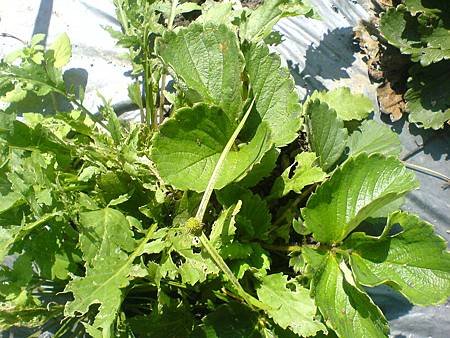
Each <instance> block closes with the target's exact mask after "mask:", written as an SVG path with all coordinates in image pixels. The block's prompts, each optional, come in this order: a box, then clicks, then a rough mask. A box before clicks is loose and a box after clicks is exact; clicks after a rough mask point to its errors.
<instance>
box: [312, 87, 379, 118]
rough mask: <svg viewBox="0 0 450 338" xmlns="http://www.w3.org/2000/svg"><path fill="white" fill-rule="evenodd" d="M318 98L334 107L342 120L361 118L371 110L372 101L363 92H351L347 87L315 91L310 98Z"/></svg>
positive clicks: (365, 116)
mask: <svg viewBox="0 0 450 338" xmlns="http://www.w3.org/2000/svg"><path fill="white" fill-rule="evenodd" d="M316 99H317V100H319V101H320V102H322V103H326V104H327V105H328V107H329V108H331V109H334V110H335V111H336V114H337V116H338V118H340V119H341V120H343V121H350V120H358V121H359V120H362V119H365V118H367V116H369V114H370V113H371V112H372V111H373V103H372V101H370V99H369V98H368V97H367V96H365V95H363V94H353V93H352V92H351V91H350V88H348V87H338V88H336V89H333V90H330V91H315V92H314V93H313V94H312V95H311V97H310V100H316Z"/></svg>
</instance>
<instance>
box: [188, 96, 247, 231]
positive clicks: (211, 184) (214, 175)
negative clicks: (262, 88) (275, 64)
mask: <svg viewBox="0 0 450 338" xmlns="http://www.w3.org/2000/svg"><path fill="white" fill-rule="evenodd" d="M254 103H255V99H253V100H252V102H251V104H250V106H249V107H248V109H247V111H246V112H245V114H244V116H243V117H242V120H241V121H240V122H239V125H238V126H237V127H236V129H235V130H234V132H233V135H231V137H230V139H229V140H228V142H227V144H226V145H225V148H224V149H223V151H222V153H221V154H220V157H219V160H218V161H217V163H216V166H215V167H214V171H213V173H212V175H211V177H210V179H209V181H208V185H207V186H206V190H205V192H204V193H203V197H202V200H201V202H200V205H199V207H198V210H197V214H196V215H195V218H196V219H197V220H198V221H199V222H200V223H202V222H203V217H204V216H205V212H206V208H207V206H208V203H209V199H210V198H211V195H212V192H213V190H214V186H215V185H216V183H217V180H218V178H219V174H220V171H221V170H222V166H223V164H224V162H225V159H226V157H227V155H228V153H229V152H230V150H231V148H232V147H233V144H234V141H236V138H237V137H238V135H239V133H240V132H241V130H242V128H243V127H244V124H245V121H247V118H248V116H249V115H250V112H251V111H252V108H253V104H254Z"/></svg>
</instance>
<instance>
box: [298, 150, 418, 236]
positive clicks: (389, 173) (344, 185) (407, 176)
mask: <svg viewBox="0 0 450 338" xmlns="http://www.w3.org/2000/svg"><path fill="white" fill-rule="evenodd" d="M417 187H418V182H417V180H416V179H415V176H414V174H413V173H412V172H410V171H408V170H407V169H406V168H405V167H404V165H403V164H402V163H401V162H400V161H399V160H397V159H395V158H394V157H388V158H386V157H383V156H382V155H379V154H373V155H371V156H368V155H367V154H364V153H363V154H361V155H359V156H357V157H355V158H350V159H349V160H348V161H347V162H345V163H344V164H343V165H342V167H340V168H338V169H337V170H336V171H335V172H334V174H333V175H332V176H331V178H330V179H329V180H328V181H326V182H325V183H323V184H322V185H321V186H320V187H319V188H318V189H317V190H316V192H315V193H314V194H313V195H312V196H311V197H310V198H309V200H308V202H307V204H306V208H304V209H303V210H302V214H303V218H304V220H305V225H306V227H307V228H308V229H310V230H311V231H312V233H313V236H314V238H315V239H316V240H317V241H319V242H324V243H339V242H340V241H342V240H343V239H344V238H345V237H347V235H348V234H349V233H350V232H351V231H353V230H354V229H355V228H356V227H357V226H358V225H359V224H360V223H361V222H362V221H363V220H365V219H366V218H368V217H370V216H371V215H372V214H373V213H374V212H376V211H377V210H378V209H379V208H381V207H383V206H385V205H387V204H388V203H391V202H393V201H395V200H396V199H398V198H400V197H402V196H403V195H405V194H406V193H408V192H409V191H411V190H413V189H415V188H417Z"/></svg>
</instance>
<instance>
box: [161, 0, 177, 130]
mask: <svg viewBox="0 0 450 338" xmlns="http://www.w3.org/2000/svg"><path fill="white" fill-rule="evenodd" d="M177 6H178V0H172V7H171V8H170V15H169V20H168V22H167V30H169V31H171V30H172V28H173V21H174V19H175V12H176V8H177ZM166 76H167V75H166V73H165V71H164V69H163V74H162V77H161V87H160V94H159V123H162V122H163V120H164V101H165V97H164V89H165V88H166Z"/></svg>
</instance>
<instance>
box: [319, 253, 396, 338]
mask: <svg viewBox="0 0 450 338" xmlns="http://www.w3.org/2000/svg"><path fill="white" fill-rule="evenodd" d="M341 269H344V270H343V271H341ZM311 292H312V295H313V297H314V300H315V302H316V305H317V307H318V308H319V310H320V312H321V313H322V316H323V317H324V320H325V322H326V323H327V326H329V327H331V328H332V329H333V330H334V331H336V333H337V335H338V336H339V337H342V338H347V337H371V338H372V337H374V338H375V337H387V336H388V333H389V327H388V325H387V321H386V319H385V318H384V316H383V314H382V313H381V311H380V309H379V308H378V307H377V306H376V305H375V304H374V303H373V302H372V301H371V299H370V298H369V296H368V295H367V294H366V293H365V292H364V291H362V290H361V289H360V288H358V287H357V286H356V284H355V282H354V280H353V279H352V277H351V272H350V271H349V270H348V268H347V267H346V266H345V263H344V262H343V261H341V262H340V263H339V262H338V260H337V258H336V257H335V256H334V255H333V254H331V253H330V254H328V257H327V258H326V259H325V261H324V262H323V264H322V266H321V268H320V269H319V270H318V271H317V272H316V273H315V274H314V278H313V282H312V291H311Z"/></svg>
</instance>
